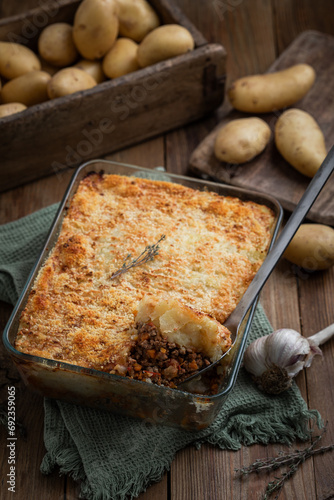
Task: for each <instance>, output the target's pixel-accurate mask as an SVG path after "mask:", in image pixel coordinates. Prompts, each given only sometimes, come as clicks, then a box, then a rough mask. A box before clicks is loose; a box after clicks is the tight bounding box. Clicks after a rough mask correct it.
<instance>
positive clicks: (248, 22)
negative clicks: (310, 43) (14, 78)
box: [0, 0, 334, 500]
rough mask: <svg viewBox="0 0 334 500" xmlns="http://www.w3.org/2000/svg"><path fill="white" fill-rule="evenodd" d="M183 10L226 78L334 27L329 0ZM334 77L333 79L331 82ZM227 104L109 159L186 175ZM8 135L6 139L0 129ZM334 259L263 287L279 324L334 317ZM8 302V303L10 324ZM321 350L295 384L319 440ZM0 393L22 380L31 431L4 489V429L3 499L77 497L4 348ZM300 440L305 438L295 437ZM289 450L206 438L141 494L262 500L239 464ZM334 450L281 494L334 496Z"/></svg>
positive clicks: (18, 209) (329, 366)
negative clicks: (313, 416) (49, 460)
mask: <svg viewBox="0 0 334 500" xmlns="http://www.w3.org/2000/svg"><path fill="white" fill-rule="evenodd" d="M176 3H177V4H178V5H179V6H180V7H181V8H182V9H183V11H184V13H185V14H186V15H187V16H188V17H189V18H190V20H191V21H192V22H193V23H194V24H195V25H196V26H197V27H198V28H199V30H200V31H201V32H202V33H203V34H204V36H206V37H207V39H208V40H209V41H212V42H220V43H222V44H223V45H224V46H225V48H226V49H227V53H228V63H227V72H228V82H227V83H229V82H230V81H231V80H232V79H234V78H236V77H239V76H243V75H245V74H250V73H255V72H264V71H265V70H266V69H267V68H268V67H269V66H270V65H271V64H272V62H273V61H274V60H275V59H276V57H277V56H278V55H279V54H280V53H281V52H282V51H283V50H284V49H285V48H286V47H287V46H288V45H289V44H290V43H291V41H292V40H293V39H294V38H295V37H296V36H297V35H298V34H299V33H300V32H302V31H304V30H306V29H316V30H319V31H322V32H325V33H330V34H332V35H333V34H334V5H333V4H332V2H331V1H330V0H317V2H314V1H312V0H295V1H290V0H268V1H266V2H264V1H263V0H210V1H208V2H205V1H204V0H176ZM40 4H41V2H39V1H37V0H20V1H19V0H15V1H14V0H13V1H12V2H5V0H0V15H1V16H9V15H13V14H16V13H19V12H21V11H24V10H26V9H28V8H31V7H34V6H37V5H40ZM331 84H332V83H331V82H329V85H331ZM226 109H227V108H226V104H224V106H222V108H221V109H220V110H219V112H218V113H217V114H213V115H212V116H209V117H208V118H206V119H203V120H201V121H200V122H198V123H194V124H190V125H188V126H187V127H184V128H182V129H180V130H176V131H173V132H171V133H168V134H165V135H164V136H163V137H162V136H161V137H157V138H156V139H153V140H150V141H148V142H145V143H143V144H140V145H138V146H134V147H131V148H128V149H126V150H123V151H121V152H118V153H116V154H113V155H111V156H109V158H111V159H115V160H118V161H123V162H126V163H132V164H137V165H143V166H148V167H154V166H156V165H165V167H166V169H167V170H168V171H169V172H175V173H182V174H187V173H189V171H188V160H189V156H190V154H191V152H192V151H193V149H194V148H195V147H196V146H197V144H198V143H199V142H200V141H201V140H202V139H203V138H204V137H205V136H206V134H208V132H209V131H210V130H212V128H213V127H214V126H215V124H216V123H217V120H218V119H219V118H221V117H222V116H224V113H226ZM0 140H1V138H0ZM71 174H72V172H70V171H69V172H65V173H62V174H61V175H60V176H59V175H58V176H54V177H48V178H44V179H41V180H39V181H36V182H32V183H30V184H28V185H25V186H22V187H19V188H16V189H13V190H11V191H8V192H5V193H3V194H1V197H0V214H1V215H0V223H1V224H3V223H6V222H9V221H13V220H16V219H18V218H20V217H22V216H24V215H27V214H29V213H31V212H34V211H35V210H38V209H40V208H42V207H45V206H47V205H49V204H51V203H54V202H57V201H59V200H60V199H61V197H62V195H63V193H64V190H65V187H66V185H67V182H68V180H69V178H70V176H71ZM333 296H334V268H332V269H331V270H328V271H324V272H318V273H312V274H309V273H305V272H303V271H299V272H296V271H294V270H293V268H292V267H291V266H290V265H289V264H288V263H287V262H286V261H281V262H280V263H279V265H278V266H277V269H276V270H275V272H274V273H273V275H272V276H271V278H270V279H269V281H268V283H267V285H266V286H265V289H264V290H263V292H262V294H261V302H262V304H263V306H264V308H265V311H266V313H267V315H268V317H269V319H270V321H271V323H272V325H273V327H274V328H280V327H287V326H288V327H291V328H294V329H296V330H298V331H301V332H302V333H303V334H304V335H305V336H309V335H311V334H313V333H314V332H316V331H318V330H320V329H322V328H324V327H326V326H327V325H329V324H330V323H333V322H334V307H333ZM10 312H11V307H10V306H9V305H8V304H4V303H2V304H1V308H0V320H1V326H2V327H3V326H4V325H5V323H6V321H7V319H8V317H9V314H10ZM323 353H324V356H323V358H320V357H317V358H316V359H315V360H314V362H313V365H312V367H311V368H310V369H309V370H307V371H305V372H303V373H301V374H300V375H299V376H298V377H297V383H298V386H299V388H300V390H301V393H302V395H303V397H304V399H305V400H306V401H307V403H308V406H309V408H310V409H311V408H315V409H317V410H319V411H320V413H321V415H322V417H323V419H324V420H325V421H326V420H328V429H327V433H326V435H325V436H324V437H323V439H322V442H321V443H322V444H323V445H325V444H330V443H333V442H334V421H333V409H334V356H333V354H334V342H329V343H328V344H327V345H325V346H324V347H323ZM0 359H1V368H0V390H1V394H0V396H1V401H5V400H6V397H7V387H8V385H12V384H13V383H15V385H16V387H17V390H18V392H17V412H18V418H19V419H20V420H21V421H22V422H23V424H24V426H25V427H26V429H27V437H26V439H23V438H20V439H19V440H18V442H17V462H16V467H17V471H19V472H18V474H17V484H16V493H15V494H11V493H9V492H8V491H7V486H6V476H5V474H7V472H8V470H7V469H8V465H7V457H8V453H7V449H6V447H5V443H6V431H5V430H4V429H3V428H1V429H0V435H1V449H0V464H1V473H2V476H1V477H2V486H1V493H0V497H1V498H3V499H4V500H7V499H12V498H15V500H23V499H25V498H29V499H30V498H31V499H37V498H40V499H43V500H44V499H48V500H58V499H60V498H63V499H66V500H70V499H71V500H72V499H73V500H74V499H76V498H78V495H79V486H78V485H77V484H76V483H75V482H74V481H73V480H71V479H70V478H67V477H59V475H58V472H55V473H53V474H52V475H51V476H48V477H45V476H43V475H42V474H41V473H40V472H39V466H40V463H41V460H42V457H43V455H44V453H45V449H44V444H43V407H42V398H41V397H39V396H37V395H33V394H31V393H30V392H29V391H27V390H26V389H25V388H24V386H23V384H22V382H19V381H18V376H17V374H16V372H15V369H14V368H13V367H12V365H11V363H10V362H9V360H8V357H7V356H6V354H5V352H4V350H3V347H2V346H1V347H0ZM296 446H298V447H303V444H301V443H298V444H297V445H296ZM279 450H287V447H284V446H281V445H275V446H274V445H268V446H251V447H248V448H246V447H243V448H242V449H241V450H240V451H238V452H231V451H221V450H219V449H218V448H214V447H210V446H203V447H202V448H201V450H199V451H198V450H195V449H193V448H188V449H185V450H183V451H181V452H180V453H179V454H178V455H177V456H176V458H175V460H174V462H173V464H172V466H171V470H170V472H168V473H166V474H165V476H164V478H163V479H162V481H161V482H159V483H158V484H154V485H152V486H151V487H150V488H149V489H148V490H147V491H146V492H145V493H143V494H142V495H140V497H139V498H140V500H153V499H154V500H155V499H159V500H160V499H161V500H163V499H165V500H167V499H172V500H203V499H205V500H213V499H217V500H218V499H219V500H224V499H238V500H239V499H254V500H255V499H259V498H261V493H262V492H263V491H264V489H265V487H266V485H267V483H268V482H269V481H270V480H271V479H273V476H274V474H271V475H266V474H264V475H259V476H256V475H254V476H250V477H248V478H246V479H243V480H240V479H239V478H238V477H237V476H236V475H235V473H234V469H235V468H239V467H240V466H241V465H243V464H244V465H247V464H250V463H251V462H253V461H254V460H255V459H257V458H260V457H270V456H272V455H275V454H277V453H278V452H279ZM333 471H334V453H333V452H329V453H327V454H324V455H318V456H316V457H315V458H314V459H310V460H308V461H307V462H305V463H304V464H303V465H302V466H301V467H300V469H299V471H298V472H297V474H296V475H295V476H294V477H293V479H291V480H290V481H289V482H288V483H287V484H286V485H285V487H284V489H283V492H282V493H281V495H280V499H282V500H283V499H292V498H293V499H295V500H303V499H307V500H313V499H318V500H329V499H332V498H334V474H333Z"/></svg>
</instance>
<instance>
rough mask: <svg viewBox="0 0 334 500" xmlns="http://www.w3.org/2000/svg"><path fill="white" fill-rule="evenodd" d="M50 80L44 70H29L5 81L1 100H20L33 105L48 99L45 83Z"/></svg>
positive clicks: (5, 101)
mask: <svg viewBox="0 0 334 500" xmlns="http://www.w3.org/2000/svg"><path fill="white" fill-rule="evenodd" d="M50 80H51V76H50V75H49V73H46V72H45V71H31V72H30V73H26V74H25V75H22V76H18V77H17V78H14V79H13V80H10V81H9V82H7V83H6V84H5V85H4V86H3V89H2V91H1V98H2V102H4V103H9V102H21V103H22V104H25V105H26V106H33V105H34V104H39V103H41V102H44V101H47V100H48V99H49V97H48V94H47V90H46V88H47V84H48V82H49V81H50Z"/></svg>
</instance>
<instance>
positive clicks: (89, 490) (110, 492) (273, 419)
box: [0, 205, 321, 500]
mask: <svg viewBox="0 0 334 500" xmlns="http://www.w3.org/2000/svg"><path fill="white" fill-rule="evenodd" d="M56 209H57V205H52V206H50V207H47V208H45V209H43V210H40V211H39V212H36V213H34V214H31V215H28V216H27V217H24V218H23V219H20V220H18V221H15V222H12V223H9V224H7V225H5V226H2V227H0V242H1V245H0V300H4V301H6V302H9V303H11V304H14V303H15V302H16V300H17V298H18V296H19V293H20V291H21V290H22V287H23V285H24V283H25V280H26V278H27V276H28V274H29V272H30V270H31V268H32V266H33V263H34V261H35V259H36V257H37V255H38V253H39V251H40V249H41V247H42V244H43V241H44V240H45V237H46V235H47V232H48V230H49V228H50V226H51V223H52V220H53V217H54V215H55V212H56ZM271 330H272V329H271V326H270V324H269V322H268V320H267V318H266V316H265V314H264V312H263V310H262V308H261V306H258V308H257V311H256V314H255V318H254V322H253V326H252V330H251V334H250V339H249V340H250V341H252V340H254V339H255V338H257V337H259V336H261V335H265V334H268V333H270V332H271ZM314 421H316V422H317V424H318V425H321V418H320V415H319V413H318V412H317V411H316V410H308V409H307V406H306V403H305V402H304V400H303V398H302V397H301V394H300V392H299V390H298V388H297V386H296V385H295V384H294V385H293V386H292V388H291V389H289V390H288V391H287V392H285V393H283V394H281V395H279V396H268V395H265V394H263V393H261V392H260V391H259V390H258V389H257V388H256V387H255V385H254V384H253V383H252V381H251V379H250V377H249V375H247V373H246V372H245V371H244V369H241V370H240V373H239V375H238V379H237V382H236V385H235V387H234V389H233V392H232V393H231V394H230V396H229V398H228V399H227V401H226V403H225V405H224V407H223V409H222V411H221V412H220V414H219V415H218V417H217V419H216V420H215V421H214V423H213V424H212V425H211V426H210V427H209V428H207V429H205V430H202V431H200V432H188V431H184V430H180V429H175V428H169V427H163V426H154V425H153V424H151V423H148V422H145V421H141V420H135V419H132V418H127V417H120V416H117V415H112V414H109V413H107V412H105V411H102V410H94V409H91V408H85V407H79V406H76V405H73V404H70V403H66V402H62V401H58V400H51V399H47V398H46V399H45V421H44V441H45V447H46V450H47V453H46V455H45V457H44V459H43V462H42V464H41V471H42V472H43V473H45V474H47V473H49V472H51V470H52V469H54V468H55V467H56V466H58V467H59V470H60V472H61V473H65V474H70V475H71V476H72V477H73V478H74V479H75V480H81V495H82V497H83V498H85V499H89V500H109V499H112V500H123V499H126V498H135V497H137V496H138V495H139V494H140V493H141V492H142V491H143V490H145V489H146V488H147V486H148V485H149V484H150V483H151V482H153V481H159V479H161V477H162V475H163V473H164V472H165V471H166V470H168V469H169V467H170V464H171V462H172V460H173V457H174V456H175V454H176V452H177V451H178V450H180V449H182V448H184V447H185V446H188V445H195V446H197V447H199V446H200V445H201V444H202V443H211V444H214V445H217V446H219V447H220V448H222V449H224V448H225V449H230V450H237V449H239V448H240V446H241V445H251V444H254V443H264V444H266V443H269V442H270V443H274V442H275V443H291V442H293V441H294V440H296V439H297V438H299V439H301V440H307V439H308V438H309V437H310V432H311V427H312V425H311V424H312V422H314Z"/></svg>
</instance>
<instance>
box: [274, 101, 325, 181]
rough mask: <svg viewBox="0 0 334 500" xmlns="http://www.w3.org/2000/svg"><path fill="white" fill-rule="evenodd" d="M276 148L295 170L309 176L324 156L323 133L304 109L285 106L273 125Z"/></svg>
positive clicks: (312, 174)
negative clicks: (285, 108) (285, 109)
mask: <svg viewBox="0 0 334 500" xmlns="http://www.w3.org/2000/svg"><path fill="white" fill-rule="evenodd" d="M275 142H276V146H277V149H278V150H279V152H280V153H281V155H282V156H283V157H284V158H285V159H286V161H287V162H288V163H290V165H292V166H293V167H294V168H295V169H296V170H298V171H299V172H301V173H302V174H304V175H306V176H307V177H313V176H314V175H315V173H316V172H317V170H318V169H319V167H320V165H321V163H322V162H323V160H324V159H325V157H326V154H327V151H326V145H325V139H324V136H323V133H322V131H321V129H320V127H319V125H318V124H317V122H316V121H315V120H314V118H313V117H312V116H311V115H310V114H309V113H306V111H302V110H301V109H295V108H292V109H288V110H287V111H285V112H284V113H283V114H282V115H281V116H280V117H279V119H278V120H277V122H276V126H275Z"/></svg>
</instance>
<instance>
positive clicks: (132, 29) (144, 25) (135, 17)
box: [117, 0, 160, 42]
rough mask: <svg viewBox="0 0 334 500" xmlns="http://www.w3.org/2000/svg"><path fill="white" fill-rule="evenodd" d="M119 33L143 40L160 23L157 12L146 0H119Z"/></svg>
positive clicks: (136, 39)
mask: <svg viewBox="0 0 334 500" xmlns="http://www.w3.org/2000/svg"><path fill="white" fill-rule="evenodd" d="M117 4H118V19H119V33H120V35H121V36H124V37H126V38H131V39H132V40H134V41H135V42H141V41H142V40H143V38H144V37H145V36H146V35H147V34H148V33H149V32H150V31H152V30H153V29H155V28H157V27H158V26H159V25H160V20H159V17H158V15H157V13H156V12H155V11H154V10H153V9H152V7H151V6H150V4H149V3H148V2H146V0H136V1H135V2H134V1H133V0H117Z"/></svg>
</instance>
